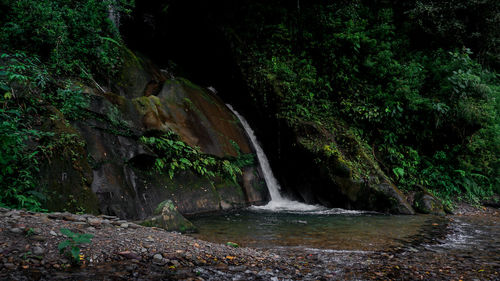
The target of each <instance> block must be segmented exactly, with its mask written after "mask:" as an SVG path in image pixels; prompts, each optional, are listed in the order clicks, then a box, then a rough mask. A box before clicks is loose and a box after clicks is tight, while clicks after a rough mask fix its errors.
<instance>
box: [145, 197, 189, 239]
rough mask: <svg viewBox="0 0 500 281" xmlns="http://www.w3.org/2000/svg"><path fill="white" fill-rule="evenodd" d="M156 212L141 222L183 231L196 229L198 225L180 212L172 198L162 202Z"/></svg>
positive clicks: (146, 224) (169, 229)
mask: <svg viewBox="0 0 500 281" xmlns="http://www.w3.org/2000/svg"><path fill="white" fill-rule="evenodd" d="M154 214H155V216H154V217H152V218H150V219H147V220H145V221H144V222H142V223H141V224H142V225H144V226H154V227H159V228H163V229H165V230H168V231H180V232H183V233H185V232H195V231H196V227H195V226H194V225H193V224H192V223H191V222H190V221H188V220H187V219H186V218H184V217H183V216H182V215H181V214H180V213H179V211H178V210H177V207H175V205H174V203H173V202H172V201H171V200H165V201H163V202H161V203H160V204H159V205H158V207H157V208H156V210H155V212H154Z"/></svg>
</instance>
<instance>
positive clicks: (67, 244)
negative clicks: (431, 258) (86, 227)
mask: <svg viewBox="0 0 500 281" xmlns="http://www.w3.org/2000/svg"><path fill="white" fill-rule="evenodd" d="M60 231H61V233H62V234H63V235H64V236H66V237H68V238H69V239H66V240H64V241H62V242H61V243H59V245H57V249H59V252H60V253H61V254H64V255H66V256H68V257H69V258H71V261H72V263H73V264H79V263H80V262H81V257H80V246H81V245H82V244H89V243H91V242H92V238H93V237H94V235H93V234H89V233H74V232H72V231H71V230H69V229H67V228H61V230H60Z"/></svg>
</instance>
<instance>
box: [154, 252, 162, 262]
mask: <svg viewBox="0 0 500 281" xmlns="http://www.w3.org/2000/svg"><path fill="white" fill-rule="evenodd" d="M162 261H163V256H162V255H161V254H156V255H154V256H153V262H155V263H161V262H162Z"/></svg>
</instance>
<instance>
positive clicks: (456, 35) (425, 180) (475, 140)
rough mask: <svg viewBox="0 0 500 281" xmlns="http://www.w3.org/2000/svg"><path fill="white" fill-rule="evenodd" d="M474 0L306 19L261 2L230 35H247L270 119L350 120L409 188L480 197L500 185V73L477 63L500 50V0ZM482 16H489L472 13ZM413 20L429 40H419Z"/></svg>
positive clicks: (354, 8) (243, 50) (362, 8)
mask: <svg viewBox="0 0 500 281" xmlns="http://www.w3.org/2000/svg"><path fill="white" fill-rule="evenodd" d="M465 2H467V3H465ZM465 2H464V1H458V2H456V3H455V2H453V3H452V2H450V1H433V0H428V1H409V2H407V3H406V2H405V3H396V2H394V1H389V2H387V3H386V5H383V6H382V5H379V4H376V5H371V4H367V3H365V2H362V1H351V2H348V3H347V2H342V1H341V2H338V1H337V2H335V1H327V2H325V3H321V4H310V5H305V6H304V7H303V8H302V9H301V11H300V14H298V13H297V11H296V10H295V9H291V8H289V7H286V6H284V5H281V4H277V3H273V4H269V5H268V6H266V5H264V4H249V5H250V6H251V7H252V8H250V9H253V10H252V11H251V12H250V13H248V12H247V11H244V12H242V13H245V14H244V15H245V16H244V17H243V16H242V17H238V18H243V19H245V21H243V22H242V23H241V24H240V23H236V22H233V24H234V25H233V29H232V30H230V31H228V33H229V35H230V36H234V40H233V41H234V42H241V44H240V45H236V47H235V53H236V54H238V56H239V63H240V67H241V68H242V70H243V72H244V75H245V77H246V79H247V83H248V85H249V87H250V89H251V92H252V93H253V95H254V101H255V102H256V103H257V104H258V105H259V106H261V107H262V108H265V109H267V110H268V111H270V112H269V113H270V115H272V114H275V115H277V116H278V118H284V119H286V120H287V122H289V123H291V124H294V123H296V122H304V121H312V122H315V123H316V124H321V126H324V127H329V123H331V122H332V120H335V119H337V120H339V119H340V120H344V121H345V122H346V123H348V124H350V125H351V126H352V127H353V128H354V129H355V130H356V131H358V132H359V135H360V137H361V138H362V140H363V141H364V142H367V143H369V144H370V146H372V147H373V151H374V154H375V156H376V159H377V160H379V164H380V166H381V167H382V169H383V170H384V171H385V173H386V175H388V176H390V177H391V178H392V180H393V181H394V182H395V183H397V184H398V186H399V187H401V188H402V189H404V190H411V189H413V188H414V186H415V185H417V184H419V185H425V186H426V187H428V188H430V189H431V190H434V191H435V193H436V194H438V195H439V196H440V197H441V198H443V199H445V200H449V199H450V198H462V199H467V200H469V201H473V202H477V201H478V200H480V199H481V198H484V197H487V196H490V195H491V194H492V193H493V192H500V176H499V170H500V164H499V161H500V149H499V145H500V130H499V129H500V127H499V126H500V125H499V124H500V119H499V113H498V112H499V111H498V109H499V106H500V104H499V99H500V96H499V95H500V90H499V87H500V83H499V77H498V75H497V74H496V73H495V72H494V71H492V70H488V69H487V68H485V67H484V66H483V65H481V64H480V63H478V60H476V59H475V58H479V59H480V60H481V61H483V62H486V63H487V64H486V65H491V63H492V61H493V62H494V61H495V58H491V56H494V54H495V53H496V54H498V52H497V51H495V50H496V48H497V46H496V44H497V42H496V41H498V40H496V39H495V38H497V37H498V36H495V34H498V28H496V25H495V24H494V23H496V22H497V21H498V17H495V15H496V14H498V4H494V2H493V1H465ZM259 3H260V2H259ZM495 3H496V2H495ZM484 9H489V10H488V11H485V10H484ZM450 11H451V12H450ZM480 11H483V12H485V13H484V15H485V16H486V18H480V17H475V18H474V17H473V18H467V17H463V14H464V13H465V14H466V15H467V14H471V15H478V14H481V13H482V12H480ZM424 14H430V15H431V17H425V16H423V15H424ZM408 17H409V18H408ZM472 21H474V23H472ZM413 22H418V27H417V29H420V31H418V32H422V31H423V32H425V33H426V34H427V35H429V36H428V37H427V38H428V40H429V41H428V42H426V43H429V44H419V43H418V42H417V43H415V42H416V41H417V40H421V39H417V38H412V36H413V35H414V34H415V33H412V32H417V31H415V28H414V27H409V26H408V24H410V23H413ZM474 24H476V25H474ZM479 26H482V27H483V28H482V29H481V30H476V31H477V32H478V34H472V36H475V37H476V38H484V39H485V40H486V41H484V43H485V44H483V45H481V46H479V45H480V44H479V45H478V44H471V45H473V47H474V48H476V49H477V50H478V51H479V52H480V53H479V54H478V55H476V56H475V57H474V56H473V53H472V51H471V50H470V49H467V48H465V47H462V46H464V45H465V46H467V45H468V43H471V42H472V41H473V40H472V41H471V40H470V39H471V38H472V37H470V35H471V34H470V33H468V32H469V31H470V30H471V29H477V27H479ZM436 31H438V32H436ZM231 32H233V33H231ZM417 34H419V35H421V34H420V33H417ZM450 38H453V40H455V42H454V43H453V44H451V43H450V42H451V41H453V40H450ZM476 40H477V39H476ZM422 45H425V46H426V48H422V49H419V46H422ZM458 48H460V49H458ZM487 56H490V58H487ZM317 145H318V146H320V147H321V146H322V144H321V143H318V144H317Z"/></svg>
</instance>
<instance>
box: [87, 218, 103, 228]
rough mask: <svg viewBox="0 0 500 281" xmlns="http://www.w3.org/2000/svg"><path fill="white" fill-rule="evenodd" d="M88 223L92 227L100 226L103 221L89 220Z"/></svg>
mask: <svg viewBox="0 0 500 281" xmlns="http://www.w3.org/2000/svg"><path fill="white" fill-rule="evenodd" d="M87 223H88V224H90V225H91V226H100V225H101V224H102V221H101V220H100V219H94V218H89V219H88V220H87Z"/></svg>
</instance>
